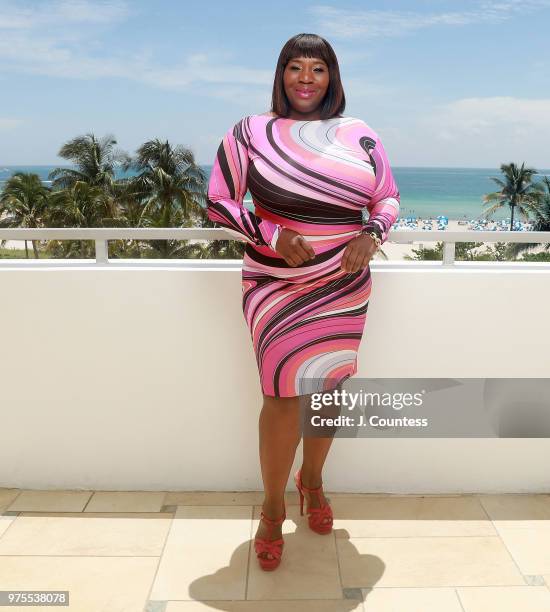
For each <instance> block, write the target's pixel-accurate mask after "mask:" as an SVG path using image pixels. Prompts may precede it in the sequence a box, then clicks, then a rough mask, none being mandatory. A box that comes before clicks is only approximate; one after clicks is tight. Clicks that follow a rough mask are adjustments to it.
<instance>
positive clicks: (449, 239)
mask: <svg viewBox="0 0 550 612" xmlns="http://www.w3.org/2000/svg"><path fill="white" fill-rule="evenodd" d="M234 239H235V238H234V236H232V235H231V234H229V233H228V232H226V231H225V230H224V229H223V228H212V229H210V228H151V229H150V228H40V229H27V228H15V229H0V240H93V241H94V242H95V263H96V264H98V265H105V264H115V262H119V263H123V262H126V261H127V260H126V259H109V258H108V249H107V244H108V242H109V240H234ZM388 241H389V242H396V243H401V244H407V243H413V242H423V243H425V242H437V241H442V242H443V260H442V262H441V263H437V265H439V266H444V267H448V266H453V265H455V263H456V262H455V244H456V243H457V242H474V241H475V242H523V243H546V242H550V232H519V231H512V232H511V231H497V232H493V231H477V230H464V231H458V232H457V231H447V230H392V231H391V233H390V236H389V239H388ZM14 261H16V260H13V259H11V260H1V259H0V265H4V266H5V265H13V263H14ZM36 261H38V260H33V262H36ZM44 261H47V262H48V263H51V262H52V261H54V260H52V259H46V260H44ZM55 261H58V260H55ZM62 261H63V263H64V265H69V264H70V260H68V259H64V260H62ZM79 261H80V262H81V261H82V260H79ZM139 261H142V262H143V261H147V260H144V259H140V260H139ZM176 261H177V260H176ZM185 261H186V262H189V261H190V260H185ZM203 261H204V260H203ZM374 263H376V262H374ZM400 263H401V262H400ZM410 263H414V262H410ZM489 263H490V262H489ZM403 264H404V265H407V264H406V262H403ZM79 265H80V264H79ZM542 265H544V262H542ZM547 265H550V264H547Z"/></svg>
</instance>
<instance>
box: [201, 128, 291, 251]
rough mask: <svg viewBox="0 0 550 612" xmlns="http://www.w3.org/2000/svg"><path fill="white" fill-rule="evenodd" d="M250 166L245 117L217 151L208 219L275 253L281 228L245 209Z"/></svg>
mask: <svg viewBox="0 0 550 612" xmlns="http://www.w3.org/2000/svg"><path fill="white" fill-rule="evenodd" d="M248 164H249V157H248V148H247V134H246V117H245V118H243V119H241V120H240V121H239V122H238V123H236V124H235V125H234V126H233V127H232V128H230V129H229V130H228V131H227V132H226V134H225V136H224V137H223V139H222V141H221V143H220V145H219V147H218V152H217V154H216V159H215V160H214V165H213V168H212V173H211V174H210V179H209V182H208V194H207V200H206V205H207V216H208V218H209V219H210V220H211V221H214V222H215V223H218V224H219V225H221V226H222V227H224V228H225V229H226V230H227V231H228V232H229V233H231V234H233V235H234V236H235V237H236V238H239V239H240V240H245V241H246V242H250V243H252V244H255V245H260V246H270V247H271V248H273V249H275V244H276V242H277V238H278V237H279V232H280V230H281V228H282V226H281V225H279V224H277V223H273V222H272V221H269V220H267V219H263V218H261V217H259V216H258V215H256V214H254V213H253V212H251V211H249V210H248V209H247V208H246V207H245V206H244V205H243V199H244V196H245V194H246V191H247V172H248Z"/></svg>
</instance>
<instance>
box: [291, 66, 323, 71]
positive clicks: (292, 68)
mask: <svg viewBox="0 0 550 612" xmlns="http://www.w3.org/2000/svg"><path fill="white" fill-rule="evenodd" d="M295 68H296V70H300V67H299V66H292V67H291V70H294V69H295ZM315 70H317V72H324V69H323V68H315Z"/></svg>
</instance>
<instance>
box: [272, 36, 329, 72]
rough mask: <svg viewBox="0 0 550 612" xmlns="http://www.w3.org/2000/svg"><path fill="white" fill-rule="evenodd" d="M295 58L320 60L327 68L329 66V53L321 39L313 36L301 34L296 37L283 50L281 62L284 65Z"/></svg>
mask: <svg viewBox="0 0 550 612" xmlns="http://www.w3.org/2000/svg"><path fill="white" fill-rule="evenodd" d="M296 57H310V58H319V59H322V60H323V61H324V62H325V64H326V65H327V66H331V64H332V61H331V57H330V52H329V50H328V49H327V46H326V44H325V43H324V41H323V39H321V38H319V36H316V35H315V34H303V35H302V36H299V37H297V38H296V39H295V40H294V41H292V44H290V45H289V46H288V47H286V48H285V49H284V52H283V54H282V57H281V62H282V63H283V65H286V64H287V63H288V62H289V61H290V60H292V59H294V58H296Z"/></svg>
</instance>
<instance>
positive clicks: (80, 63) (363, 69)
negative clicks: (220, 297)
mask: <svg viewBox="0 0 550 612" xmlns="http://www.w3.org/2000/svg"><path fill="white" fill-rule="evenodd" d="M549 26H550V0H524V1H519V0H501V1H492V0H488V1H486V2H473V1H467V0H466V1H463V2H446V1H440V0H432V1H428V0H424V1H423V0H420V1H419V0H416V1H415V2H384V3H374V2H365V1H363V2H340V1H339V2H337V3H332V4H329V3H327V4H319V3H314V2H311V3H310V2H302V3H296V2H290V1H285V0H283V1H280V2H278V3H276V5H275V4H274V5H270V4H268V3H261V2H238V1H235V2H231V3H227V2H217V1H215V0H210V1H209V2H207V3H204V4H201V3H188V2H176V1H173V2H171V1H168V0H164V1H163V0H161V1H156V2H143V1H134V2H124V1H122V0H120V1H119V0H112V1H107V2H104V1H94V2H92V1H86V0H73V1H69V0H63V1H57V2H25V1H18V2H12V1H8V2H6V1H4V0H0V165H14V164H29V165H31V164H58V163H61V161H62V160H60V158H59V157H58V156H57V152H58V150H59V147H60V146H61V145H62V144H63V143H64V142H65V141H66V140H68V139H70V138H72V137H74V136H76V135H78V134H84V133H86V132H89V131H93V132H94V133H95V134H96V135H98V136H102V135H104V134H106V133H112V134H114V135H115V136H116V138H117V140H118V143H119V146H120V147H121V148H123V149H125V150H127V151H129V152H130V153H133V152H134V151H135V149H136V148H137V147H138V146H139V145H140V144H141V143H142V142H144V141H145V140H148V139H151V138H155V137H159V138H162V139H168V140H170V141H171V142H173V143H179V144H183V145H185V146H188V147H189V148H191V149H192V150H193V151H194V152H195V156H196V159H197V161H198V162H199V163H201V164H209V163H212V159H213V156H214V155H215V152H216V149H217V146H218V144H219V141H220V139H221V137H222V136H223V133H224V132H225V131H226V130H227V129H228V128H229V127H230V126H231V125H233V123H235V122H236V121H237V120H238V119H240V118H241V117H243V116H245V115H248V114H254V113H262V112H266V111H267V110H269V104H270V97H271V88H272V79H273V74H274V70H275V64H276V61H277V57H278V54H279V52H280V49H281V47H282V46H283V44H284V43H285V42H286V40H288V39H289V38H290V37H291V36H293V35H294V34H297V33H299V32H312V33H316V34H319V35H321V36H324V37H325V38H326V39H327V40H328V41H329V42H330V43H331V45H332V46H333V47H334V50H335V52H336V55H337V56H338V60H339V64H340V70H341V75H342V80H343V85H344V89H345V93H346V99H347V106H346V110H345V115H347V116H352V117H359V118H361V119H363V120H364V121H365V122H367V123H368V124H369V125H370V126H371V127H372V128H373V129H374V130H375V131H376V132H377V133H378V134H379V136H380V138H381V139H382V141H383V142H384V145H385V148H386V151H387V153H388V156H389V158H390V161H391V163H392V165H394V166H451V167H452V166H459V167H484V168H487V167H489V168H496V167H498V166H499V165H500V164H501V163H508V162H510V161H515V162H517V163H521V162H523V161H525V162H526V164H529V165H532V166H534V167H536V168H539V169H540V168H548V167H549V166H550V147H549V144H548V143H549V142H550V79H549V78H548V77H549V75H550V44H549V42H548V40H549V35H548V32H549V29H550V28H549Z"/></svg>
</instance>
